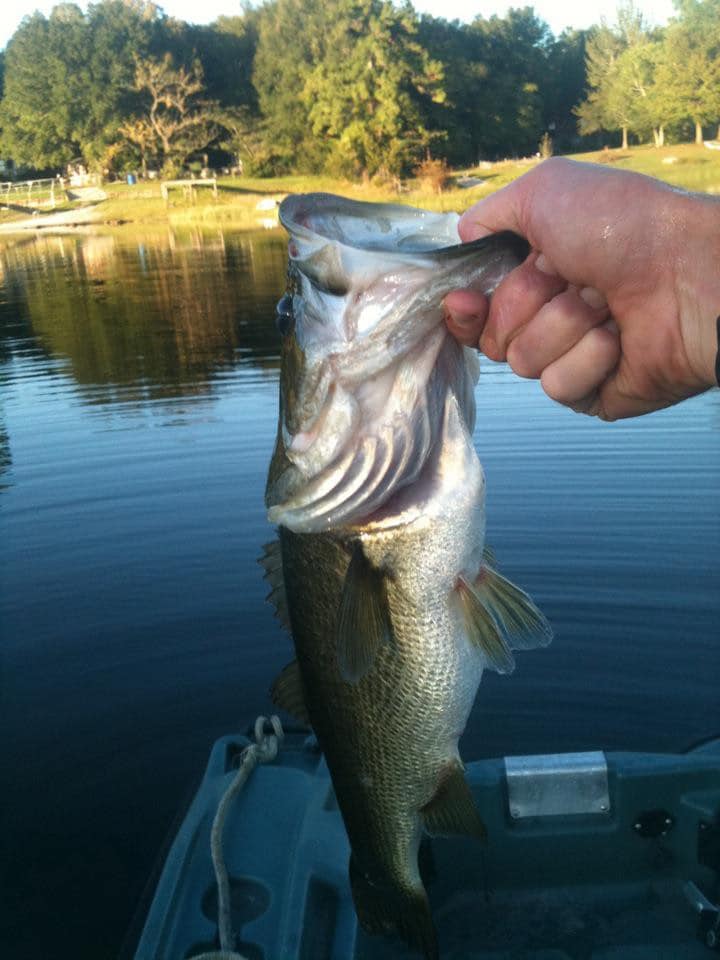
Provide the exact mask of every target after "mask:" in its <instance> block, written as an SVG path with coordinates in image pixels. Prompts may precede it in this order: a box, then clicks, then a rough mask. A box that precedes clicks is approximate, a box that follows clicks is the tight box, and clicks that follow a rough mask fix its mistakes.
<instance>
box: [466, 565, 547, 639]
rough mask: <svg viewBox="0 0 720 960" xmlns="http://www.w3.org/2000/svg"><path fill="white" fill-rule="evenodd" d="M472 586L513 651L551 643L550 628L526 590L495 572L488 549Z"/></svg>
mask: <svg viewBox="0 0 720 960" xmlns="http://www.w3.org/2000/svg"><path fill="white" fill-rule="evenodd" d="M474 586H475V590H476V591H477V593H479V594H480V596H481V597H483V598H484V600H485V603H486V606H487V608H488V609H489V610H490V612H491V613H492V615H493V616H494V618H495V620H496V621H497V622H498V625H499V627H500V629H501V630H502V631H503V633H504V635H505V637H506V639H507V641H508V644H509V646H510V648H511V649H512V650H532V649H534V648H535V647H546V646H547V645H548V644H549V643H550V641H551V640H552V637H553V632H552V627H551V626H550V624H549V623H548V621H547V620H546V619H545V617H544V615H543V614H542V613H541V612H540V610H538V608H537V607H536V606H535V604H534V603H533V601H532V599H531V598H530V597H529V596H528V595H527V594H526V593H525V591H524V590H521V589H520V587H516V586H515V584H514V583H511V582H510V581H509V580H507V579H506V578H505V577H503V576H502V574H500V573H498V571H497V570H496V569H495V558H494V556H493V553H492V551H491V550H489V549H486V550H485V551H484V552H483V566H482V567H481V569H480V573H479V575H478V578H477V580H476V581H475V585H474Z"/></svg>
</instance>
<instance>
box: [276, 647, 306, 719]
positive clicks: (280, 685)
mask: <svg viewBox="0 0 720 960" xmlns="http://www.w3.org/2000/svg"><path fill="white" fill-rule="evenodd" d="M270 696H271V698H272V702H273V703H274V704H275V706H277V707H280V709H281V710H284V711H285V712H286V713H289V714H290V716H291V717H295V719H296V720H297V721H298V722H299V723H301V724H302V725H303V726H304V727H309V726H311V724H310V715H309V714H308V710H307V706H306V705H305V688H304V687H303V682H302V677H301V676H300V666H299V664H298V662H297V660H291V661H290V663H288V664H287V666H285V667H283V668H282V670H281V671H280V673H279V674H278V675H277V677H276V678H275V682H274V683H273V685H272V687H271V688H270Z"/></svg>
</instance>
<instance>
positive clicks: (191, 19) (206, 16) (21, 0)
mask: <svg viewBox="0 0 720 960" xmlns="http://www.w3.org/2000/svg"><path fill="white" fill-rule="evenodd" d="M56 2H57V0H4V2H3V5H2V6H3V14H2V17H1V18H0V48H2V47H4V46H5V45H6V44H7V42H8V40H9V39H10V37H11V36H12V35H13V33H14V32H15V30H16V29H17V27H18V25H19V23H20V21H21V20H22V18H23V17H25V16H27V15H28V14H30V13H33V12H34V11H35V10H40V11H41V13H44V14H45V15H47V14H48V13H49V12H50V10H51V9H52V8H53V7H54V6H55V5H56ZM412 3H413V6H414V7H415V9H416V10H418V11H419V12H420V13H429V14H432V15H433V16H435V17H445V19H446V20H455V19H457V20H465V21H470V20H472V19H473V18H474V17H476V16H477V15H478V14H481V15H482V16H484V17H490V16H492V15H493V14H498V15H499V16H503V15H504V14H505V12H506V11H507V9H508V7H510V6H514V7H523V6H533V7H534V8H535V12H536V13H537V14H538V16H540V17H541V18H542V19H543V20H545V21H546V23H548V24H549V25H550V28H551V30H552V31H553V33H554V34H556V35H558V34H560V33H562V31H563V30H564V29H565V28H566V27H576V28H578V29H580V28H582V27H589V26H590V25H591V24H593V23H599V22H600V18H601V17H605V18H606V19H607V20H608V21H609V22H611V23H612V22H613V21H614V20H615V10H616V8H617V0H584V2H582V0H536V2H534V3H533V2H532V0H515V2H514V3H506V2H503V0H412ZM86 5H87V4H86V3H85V2H84V0H79V3H78V6H80V7H82V8H83V9H84V8H85V7H86ZM635 5H636V6H637V7H638V8H639V9H641V10H642V11H643V13H644V14H645V15H646V18H647V20H648V21H649V22H650V23H653V24H658V25H661V24H663V23H665V22H667V20H668V18H669V17H670V16H672V13H673V5H672V0H636V2H635ZM158 6H160V7H162V9H163V10H164V11H165V13H167V14H168V15H169V16H173V17H177V18H178V19H179V20H186V21H187V22H188V23H211V22H212V21H213V20H216V19H217V18H218V17H219V16H222V15H229V16H232V15H234V14H237V13H239V12H240V4H239V2H238V0H203V2H202V3H198V2H197V0H165V2H164V3H163V2H162V0H158Z"/></svg>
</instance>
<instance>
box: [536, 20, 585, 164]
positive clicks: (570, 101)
mask: <svg viewBox="0 0 720 960" xmlns="http://www.w3.org/2000/svg"><path fill="white" fill-rule="evenodd" d="M587 38H588V31H587V30H564V31H563V33H562V34H561V35H560V36H559V37H558V38H557V39H555V40H553V41H552V42H551V43H550V44H549V46H548V48H547V60H546V65H545V73H544V79H543V82H542V86H541V94H542V101H543V126H544V128H545V130H547V131H548V132H549V134H550V135H551V137H552V140H553V144H554V147H555V149H556V150H560V151H566V152H567V151H569V150H571V149H573V148H575V149H577V144H578V133H577V117H576V115H575V112H574V107H575V105H576V104H577V103H579V102H580V101H581V100H583V99H584V98H585V96H586V93H587V91H586V88H585V82H586V80H585V58H586V44H587Z"/></svg>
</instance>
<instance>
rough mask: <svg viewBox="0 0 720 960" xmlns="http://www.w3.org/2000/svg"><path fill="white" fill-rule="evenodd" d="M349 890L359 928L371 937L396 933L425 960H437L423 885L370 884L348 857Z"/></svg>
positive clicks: (353, 859) (438, 955) (433, 930)
mask: <svg viewBox="0 0 720 960" xmlns="http://www.w3.org/2000/svg"><path fill="white" fill-rule="evenodd" d="M350 887H351V889H352V895H353V902H354V904H355V912H356V913H357V915H358V920H359V921H360V925H361V926H362V928H363V929H364V930H365V931H366V933H370V934H388V933H397V934H398V935H399V936H400V937H401V938H402V939H403V940H404V941H405V942H406V943H407V944H409V945H410V946H411V947H413V948H414V949H416V950H419V951H420V952H421V953H422V954H423V956H424V957H425V960H439V957H440V952H439V947H438V940H437V933H436V931H435V924H434V923H433V919H432V915H431V913H430V904H429V902H428V898H427V893H426V892H425V889H424V888H423V887H422V885H420V886H418V887H407V888H406V887H402V886H400V885H397V884H392V885H390V884H387V883H380V884H375V883H373V882H372V881H371V880H370V879H369V878H368V877H367V876H366V875H365V874H364V873H363V872H362V870H360V868H359V867H358V865H357V861H356V860H355V857H354V856H351V857H350Z"/></svg>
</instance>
